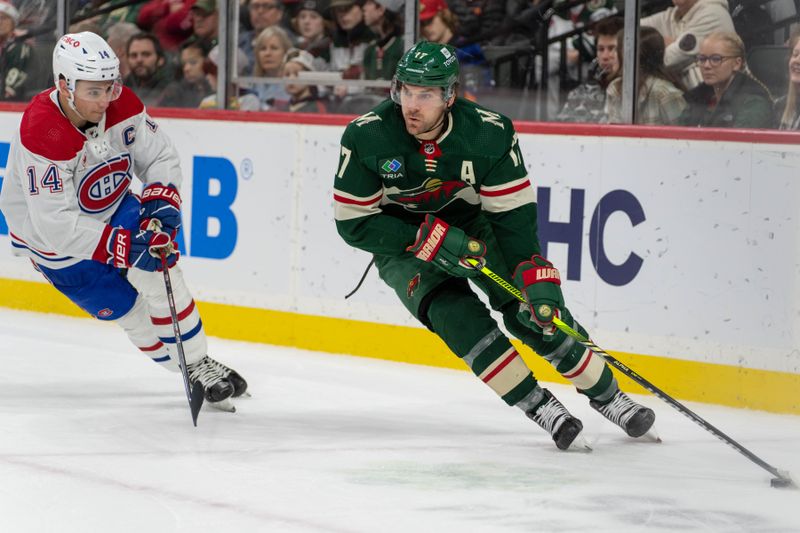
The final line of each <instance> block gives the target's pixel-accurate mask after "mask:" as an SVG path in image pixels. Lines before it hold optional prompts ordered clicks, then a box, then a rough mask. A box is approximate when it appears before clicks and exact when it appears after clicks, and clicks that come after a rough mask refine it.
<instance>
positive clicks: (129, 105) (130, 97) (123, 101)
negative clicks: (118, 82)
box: [106, 87, 144, 129]
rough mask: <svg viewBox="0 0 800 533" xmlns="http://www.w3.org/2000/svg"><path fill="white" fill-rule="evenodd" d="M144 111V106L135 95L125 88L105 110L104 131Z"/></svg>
mask: <svg viewBox="0 0 800 533" xmlns="http://www.w3.org/2000/svg"><path fill="white" fill-rule="evenodd" d="M142 111H144V104H143V103H142V101H141V100H139V97H138V96H136V94H135V93H134V92H133V91H132V90H130V89H128V88H127V87H123V88H122V94H120V95H119V98H117V99H116V100H114V101H113V102H111V105H109V106H108V109H107V110H106V129H109V128H111V127H112V126H114V125H116V124H119V123H120V122H124V121H125V120H128V119H129V118H131V117H135V116H136V115H138V114H139V113H141V112H142Z"/></svg>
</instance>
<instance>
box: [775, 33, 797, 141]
mask: <svg viewBox="0 0 800 533" xmlns="http://www.w3.org/2000/svg"><path fill="white" fill-rule="evenodd" d="M789 54H790V55H789V88H788V89H787V91H786V96H785V97H783V98H781V99H780V100H779V101H778V105H779V107H778V109H779V110H780V113H781V114H780V117H779V118H780V125H779V128H780V129H782V130H800V105H798V104H800V100H798V98H797V92H798V89H800V32H796V33H795V34H794V35H792V38H791V39H789Z"/></svg>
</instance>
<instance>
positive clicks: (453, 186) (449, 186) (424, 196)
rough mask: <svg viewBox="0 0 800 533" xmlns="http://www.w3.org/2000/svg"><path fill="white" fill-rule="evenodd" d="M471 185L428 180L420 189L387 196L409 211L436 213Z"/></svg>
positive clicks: (457, 181) (437, 179) (434, 179)
mask: <svg viewBox="0 0 800 533" xmlns="http://www.w3.org/2000/svg"><path fill="white" fill-rule="evenodd" d="M467 187H469V185H468V184H467V183H465V182H463V181H460V180H453V181H442V180H440V179H439V178H428V179H427V180H425V183H423V184H422V185H421V186H420V187H416V188H414V189H411V190H406V191H400V192H398V193H394V194H391V193H390V194H387V195H386V197H387V198H388V199H389V200H391V201H392V202H396V203H398V204H401V205H402V206H403V207H404V208H406V209H407V210H409V211H414V212H418V213H434V212H436V211H438V210H440V209H442V208H443V207H444V206H446V205H447V204H449V203H450V202H452V201H453V200H455V199H456V195H457V194H458V192H459V191H461V190H462V189H465V188H467Z"/></svg>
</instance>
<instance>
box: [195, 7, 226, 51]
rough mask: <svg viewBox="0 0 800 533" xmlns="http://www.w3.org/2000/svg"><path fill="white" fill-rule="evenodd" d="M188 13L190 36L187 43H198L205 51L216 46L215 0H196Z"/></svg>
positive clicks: (217, 32)
mask: <svg viewBox="0 0 800 533" xmlns="http://www.w3.org/2000/svg"><path fill="white" fill-rule="evenodd" d="M189 13H190V14H191V17H192V35H191V37H189V39H188V40H187V42H195V41H196V42H200V43H201V46H202V47H203V48H205V49H206V50H211V49H212V48H214V47H215V46H217V39H218V34H219V11H217V0H196V1H195V3H194V4H193V5H192V7H191V8H190V9H189Z"/></svg>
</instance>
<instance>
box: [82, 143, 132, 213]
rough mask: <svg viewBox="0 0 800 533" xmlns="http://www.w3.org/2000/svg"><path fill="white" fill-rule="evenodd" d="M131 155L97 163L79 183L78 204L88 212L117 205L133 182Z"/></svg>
mask: <svg viewBox="0 0 800 533" xmlns="http://www.w3.org/2000/svg"><path fill="white" fill-rule="evenodd" d="M130 168H131V155H130V154H128V153H125V154H120V155H118V156H117V157H114V158H111V159H109V160H107V161H103V162H102V163H100V164H98V165H96V166H95V167H94V168H93V169H91V170H90V171H89V172H87V173H86V176H84V178H83V180H81V183H80V185H78V204H79V205H80V207H81V210H82V211H84V212H86V213H100V212H102V211H105V210H106V209H108V208H110V207H112V206H114V205H116V203H117V201H119V199H120V198H122V197H123V196H124V195H125V193H126V192H127V191H128V187H130V184H131V174H130Z"/></svg>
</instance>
